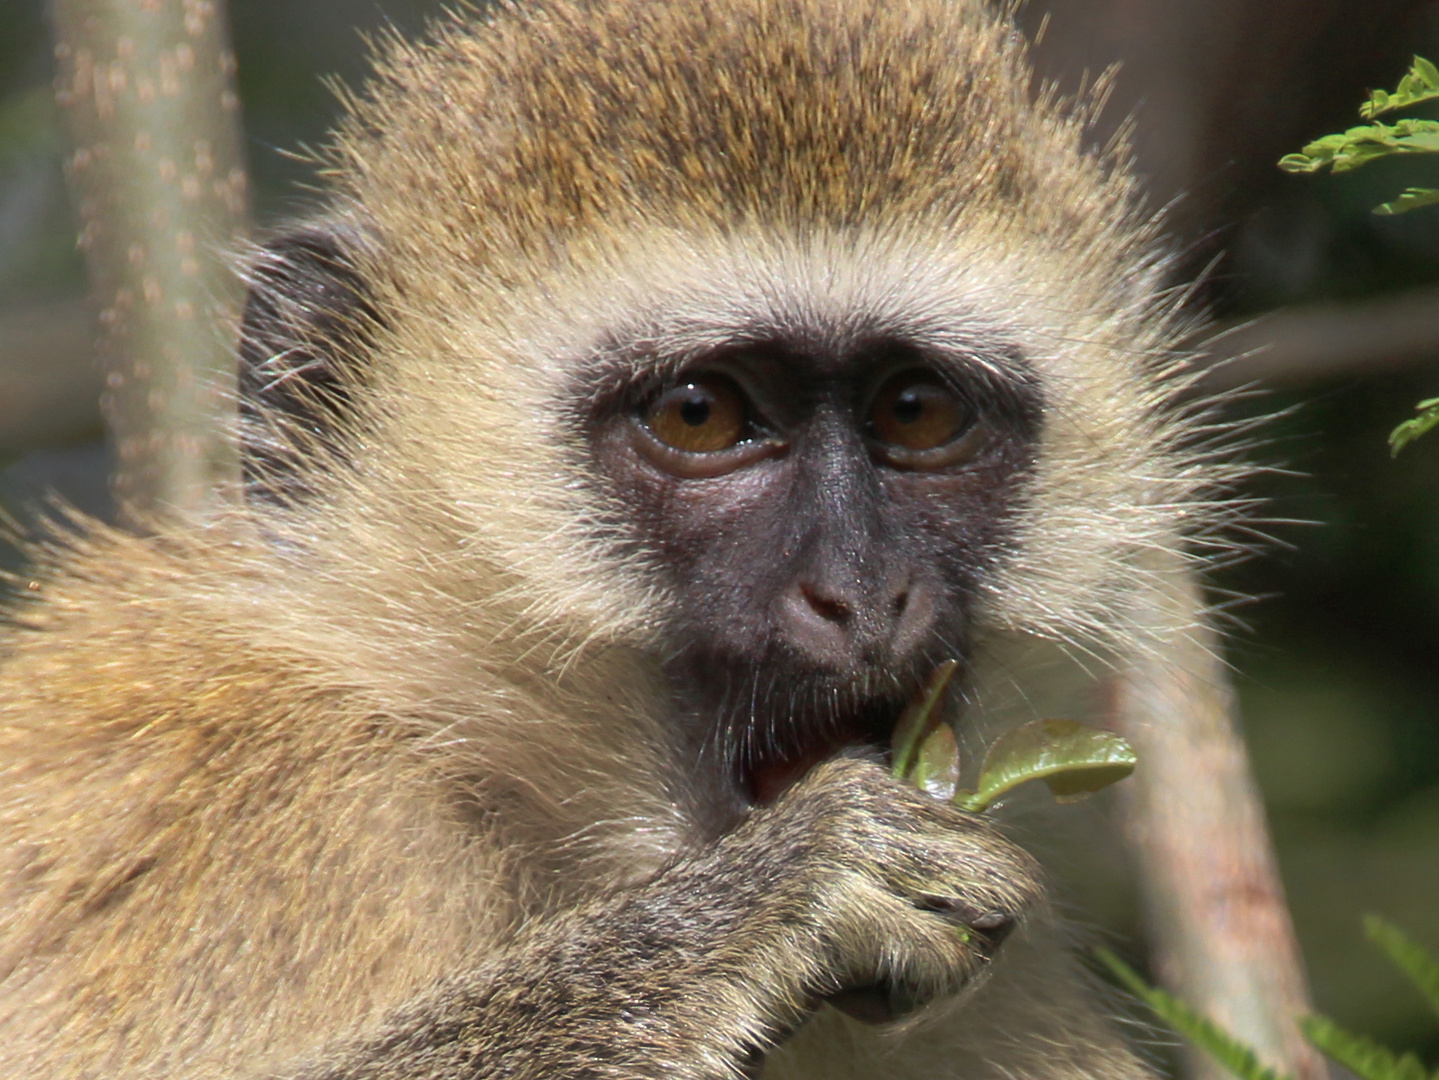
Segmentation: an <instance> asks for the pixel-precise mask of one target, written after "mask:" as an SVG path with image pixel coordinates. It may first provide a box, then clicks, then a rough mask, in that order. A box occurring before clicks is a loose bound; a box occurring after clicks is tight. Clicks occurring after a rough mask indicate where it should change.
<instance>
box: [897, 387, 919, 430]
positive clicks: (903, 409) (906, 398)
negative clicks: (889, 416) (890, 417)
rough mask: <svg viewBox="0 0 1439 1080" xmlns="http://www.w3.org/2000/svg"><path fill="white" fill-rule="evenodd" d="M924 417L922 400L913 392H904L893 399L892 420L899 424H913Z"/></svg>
mask: <svg viewBox="0 0 1439 1080" xmlns="http://www.w3.org/2000/svg"><path fill="white" fill-rule="evenodd" d="M923 415H924V399H923V398H922V397H921V396H920V395H919V394H918V393H917V392H915V391H914V390H906V391H905V392H904V393H902V394H900V395H899V397H897V398H896V399H895V402H894V418H895V419H896V420H898V421H899V422H900V423H901V424H913V423H915V422H916V421H918V420H919V418H920V417H922V416H923Z"/></svg>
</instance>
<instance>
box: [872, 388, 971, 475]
mask: <svg viewBox="0 0 1439 1080" xmlns="http://www.w3.org/2000/svg"><path fill="white" fill-rule="evenodd" d="M865 432H866V434H867V435H869V437H870V438H871V439H872V440H874V442H875V443H876V444H877V449H878V451H879V453H880V455H881V456H882V457H884V459H885V460H887V461H888V462H889V463H890V464H892V465H897V466H900V467H902V468H909V469H936V468H942V467H944V466H946V465H954V464H957V463H958V462H960V461H962V460H964V459H965V458H967V457H969V456H970V455H971V454H973V453H974V451H975V450H977V449H978V448H979V446H980V444H981V443H982V442H983V440H984V432H983V428H982V426H981V425H980V423H979V418H978V416H977V415H976V414H975V411H974V407H973V406H972V405H970V403H969V402H968V401H966V400H965V399H964V398H963V397H961V396H960V395H959V394H957V393H955V392H954V391H953V390H951V389H950V388H949V387H948V386H946V385H945V384H944V383H943V382H942V381H940V379H939V376H937V375H936V374H935V373H933V372H931V371H926V370H924V369H922V368H911V369H908V370H905V371H901V372H898V373H897V374H895V375H891V376H890V377H889V378H888V379H886V380H885V381H884V383H883V384H882V385H881V386H880V388H879V390H878V391H877V392H876V393H875V395H874V397H873V398H872V399H871V400H870V405H869V416H868V417H867V420H866V424H865Z"/></svg>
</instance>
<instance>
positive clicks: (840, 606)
mask: <svg viewBox="0 0 1439 1080" xmlns="http://www.w3.org/2000/svg"><path fill="white" fill-rule="evenodd" d="M800 592H801V593H802V594H803V595H804V599H805V602H806V603H807V604H809V606H810V608H811V610H813V611H814V613H815V614H816V615H818V616H819V617H820V618H821V619H824V620H825V621H826V622H832V623H840V624H841V625H842V624H844V623H847V622H849V620H850V616H851V615H853V614H854V613H853V611H851V609H850V606H849V605H848V604H846V603H845V602H844V601H843V600H835V599H833V598H831V597H828V596H821V595H820V594H819V593H817V592H815V591H814V590H813V589H811V588H810V587H809V586H808V585H802V586H800Z"/></svg>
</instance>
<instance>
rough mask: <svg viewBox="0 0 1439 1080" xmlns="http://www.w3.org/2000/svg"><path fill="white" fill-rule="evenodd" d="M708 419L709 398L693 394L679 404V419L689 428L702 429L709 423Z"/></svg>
mask: <svg viewBox="0 0 1439 1080" xmlns="http://www.w3.org/2000/svg"><path fill="white" fill-rule="evenodd" d="M709 418H710V403H709V398H707V397H704V396H703V395H700V394H693V395H691V396H690V397H687V398H685V399H684V401H683V402H682V403H681V404H680V419H681V420H683V421H684V422H685V423H686V424H688V425H689V426H690V427H703V426H704V425H705V424H706V423H708V422H709Z"/></svg>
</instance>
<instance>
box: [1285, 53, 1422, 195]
mask: <svg viewBox="0 0 1439 1080" xmlns="http://www.w3.org/2000/svg"><path fill="white" fill-rule="evenodd" d="M1427 101H1439V68H1436V67H1435V66H1434V65H1433V64H1431V63H1430V62H1429V61H1428V60H1425V59H1424V57H1422V56H1416V57H1415V58H1414V62H1413V63H1412V64H1411V65H1410V66H1409V71H1408V72H1407V73H1406V74H1405V76H1404V77H1403V78H1402V79H1400V80H1399V85H1398V86H1397V87H1396V88H1395V89H1394V90H1393V91H1392V92H1391V91H1387V90H1372V91H1370V93H1369V100H1368V101H1366V102H1365V103H1364V104H1363V105H1361V106H1359V115H1360V116H1361V117H1363V118H1364V119H1365V120H1368V121H1370V123H1368V124H1361V125H1360V126H1359V127H1352V128H1350V129H1349V130H1348V131H1341V132H1339V133H1338V134H1337V135H1325V136H1324V137H1323V138H1319V139H1315V140H1314V141H1313V142H1311V143H1309V144H1308V145H1307V146H1305V147H1304V149H1303V150H1301V151H1299V153H1297V154H1285V155H1284V156H1283V157H1282V158H1280V159H1279V167H1280V168H1281V169H1283V170H1284V171H1285V172H1293V173H1312V172H1318V171H1319V170H1320V169H1324V168H1329V169H1333V170H1334V171H1335V172H1337V173H1341V172H1350V171H1351V170H1353V169H1357V168H1359V166H1361V165H1365V164H1368V163H1369V162H1371V161H1375V160H1377V159H1379V158H1386V157H1394V156H1395V155H1396V154H1434V153H1439V120H1414V119H1404V120H1396V121H1394V123H1392V124H1386V123H1383V122H1382V121H1379V120H1376V119H1375V117H1378V116H1383V115H1384V114H1385V113H1389V112H1393V111H1394V110H1395V109H1407V108H1409V107H1410V106H1411V105H1420V104H1423V103H1424V102H1427ZM1436 203H1439V188H1416V187H1412V188H1407V189H1405V191H1404V192H1403V194H1401V195H1400V196H1399V197H1398V198H1396V199H1393V200H1391V201H1389V202H1386V203H1381V204H1380V205H1378V206H1376V207H1375V208H1374V212H1375V213H1376V214H1404V213H1408V212H1409V211H1410V210H1417V209H1418V208H1419V207H1421V206H1432V205H1434V204H1436Z"/></svg>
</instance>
